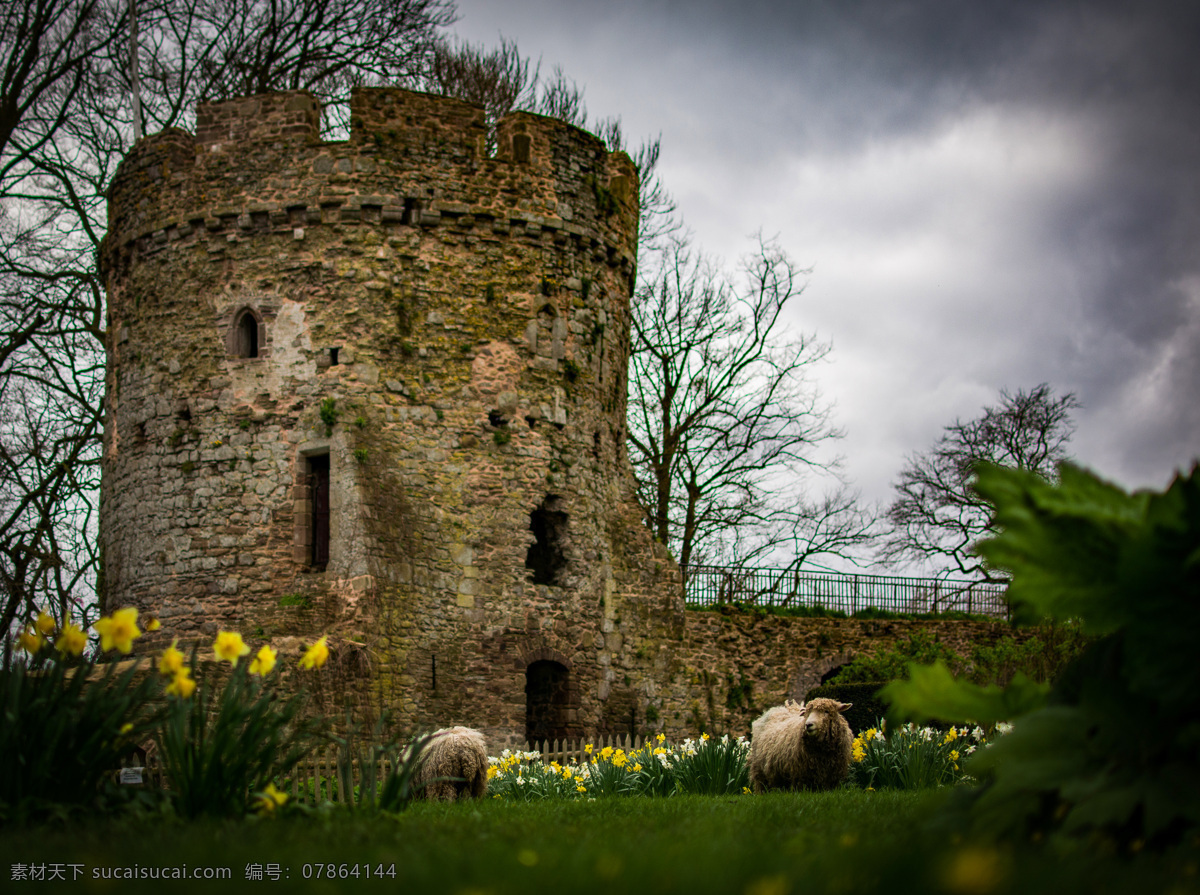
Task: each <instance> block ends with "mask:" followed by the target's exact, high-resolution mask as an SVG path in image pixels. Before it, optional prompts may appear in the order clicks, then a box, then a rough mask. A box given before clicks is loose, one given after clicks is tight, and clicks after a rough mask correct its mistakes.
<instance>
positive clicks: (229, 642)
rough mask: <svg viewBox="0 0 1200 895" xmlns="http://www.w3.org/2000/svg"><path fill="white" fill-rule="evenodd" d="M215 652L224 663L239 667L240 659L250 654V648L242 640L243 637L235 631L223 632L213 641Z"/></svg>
mask: <svg viewBox="0 0 1200 895" xmlns="http://www.w3.org/2000/svg"><path fill="white" fill-rule="evenodd" d="M213 652H214V653H216V654H217V658H218V659H220V660H221V661H222V662H228V663H229V664H230V665H237V663H238V659H240V658H241V657H242V656H244V655H246V654H247V653H249V652H250V647H249V646H247V645H246V643H245V641H243V640H242V635H241V634H238V633H236V632H235V631H221V632H219V633H218V634H217V639H216V640H215V641H213Z"/></svg>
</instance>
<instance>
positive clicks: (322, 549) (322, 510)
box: [308, 454, 329, 569]
mask: <svg viewBox="0 0 1200 895" xmlns="http://www.w3.org/2000/svg"><path fill="white" fill-rule="evenodd" d="M308 479H309V481H308V485H309V493H311V494H312V564H313V566H314V567H315V568H319V569H323V568H325V566H326V565H327V564H328V562H329V455H328V454H322V455H320V456H316V457H309V458H308Z"/></svg>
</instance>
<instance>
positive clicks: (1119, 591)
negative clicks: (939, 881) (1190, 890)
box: [889, 464, 1200, 850]
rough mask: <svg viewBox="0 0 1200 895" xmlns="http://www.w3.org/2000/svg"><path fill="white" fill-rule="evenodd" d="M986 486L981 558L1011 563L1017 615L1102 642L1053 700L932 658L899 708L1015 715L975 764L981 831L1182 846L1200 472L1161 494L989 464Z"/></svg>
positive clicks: (1194, 678)
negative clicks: (986, 529)
mask: <svg viewBox="0 0 1200 895" xmlns="http://www.w3.org/2000/svg"><path fill="white" fill-rule="evenodd" d="M976 488H977V490H978V492H979V494H980V495H981V497H982V498H983V499H985V500H987V501H988V502H989V503H991V504H992V505H994V506H995V508H996V515H995V519H994V525H995V527H996V529H997V531H998V532H999V534H997V535H996V536H995V537H994V538H992V539H991V540H989V541H987V542H985V543H984V544H982V545H981V546H980V548H979V549H980V553H981V554H982V556H983V557H984V558H985V559H986V560H987V561H988V562H989V563H990V564H992V565H993V566H994V567H996V568H999V569H1004V570H1006V571H1007V572H1009V573H1011V575H1012V577H1013V581H1012V586H1011V588H1010V591H1009V593H1010V596H1011V598H1012V600H1013V602H1014V605H1015V608H1016V610H1017V611H1018V613H1019V615H1020V616H1021V617H1024V618H1026V619H1038V618H1042V617H1049V618H1053V619H1058V620H1065V619H1079V621H1080V625H1081V627H1082V630H1083V632H1084V633H1085V634H1087V635H1088V636H1090V637H1092V638H1093V639H1092V640H1091V642H1089V643H1088V645H1087V646H1086V647H1085V649H1084V650H1083V652H1082V653H1081V654H1080V655H1079V656H1078V657H1077V658H1076V659H1075V660H1074V661H1072V662H1071V663H1070V665H1069V666H1068V667H1067V668H1066V670H1065V671H1064V672H1063V673H1062V674H1061V675H1059V677H1058V678H1057V680H1056V681H1055V683H1054V686H1053V688H1052V689H1050V692H1049V694H1048V696H1047V695H1046V694H1045V689H1046V688H1044V687H1039V686H1038V685H1036V684H1033V683H1031V682H1030V681H1029V680H1028V679H1027V678H1024V677H1023V676H1017V677H1015V678H1014V679H1013V681H1012V683H1010V684H1009V686H1008V687H1007V688H1005V689H1004V690H1000V689H999V688H994V687H993V688H988V689H982V688H979V687H975V686H973V685H970V684H967V683H965V682H961V681H958V682H956V681H954V680H953V678H952V677H951V675H950V673H949V672H948V670H947V669H946V668H945V667H943V666H934V667H933V668H930V669H919V668H914V669H913V675H912V680H911V681H910V682H907V683H895V684H892V685H891V686H890V687H889V695H890V696H891V698H892V699H893V705H894V707H895V709H896V710H897V711H902V712H904V713H906V714H909V715H921V716H929V717H937V718H941V719H944V720H949V721H958V720H964V719H966V718H968V717H974V718H975V719H976V720H978V721H980V722H981V723H984V722H986V721H987V720H989V719H999V718H1001V717H1011V718H1012V719H1013V721H1014V728H1013V731H1012V734H1011V735H1010V736H1007V737H1005V738H1004V739H1003V740H1002V741H1001V742H998V743H996V744H995V745H994V746H993V747H992V748H991V749H988V750H986V752H983V753H980V754H979V755H978V756H977V757H976V758H975V759H974V761H973V762H972V763H971V764H970V766H969V770H970V772H971V773H972V774H974V775H976V776H980V777H983V778H985V785H984V786H983V787H982V789H981V790H980V791H979V792H978V794H977V796H976V797H975V798H974V799H973V800H972V802H971V809H972V816H973V817H974V820H975V822H976V824H977V825H978V827H979V828H980V829H982V830H986V831H988V832H992V833H1000V834H1007V835H1010V836H1016V837H1021V836H1025V835H1029V834H1046V833H1048V834H1051V835H1054V836H1055V837H1056V838H1059V839H1061V840H1067V839H1072V838H1074V837H1076V836H1078V835H1088V836H1091V837H1093V838H1095V837H1099V838H1101V839H1104V840H1107V841H1111V842H1115V843H1117V844H1118V845H1120V846H1122V847H1125V848H1128V849H1131V850H1136V849H1137V848H1139V847H1141V846H1142V845H1144V844H1148V845H1160V846H1161V845H1165V844H1169V843H1172V842H1175V841H1177V840H1179V839H1180V838H1181V837H1182V835H1183V834H1184V833H1185V832H1186V831H1187V830H1189V829H1190V830H1195V829H1196V827H1197V825H1200V774H1198V773H1197V770H1196V762H1195V756H1196V750H1197V746H1198V745H1200V680H1198V666H1197V664H1196V662H1195V658H1194V655H1195V643H1194V639H1195V634H1196V631H1197V630H1200V548H1198V545H1200V467H1197V468H1194V469H1193V470H1192V472H1191V473H1190V474H1189V475H1187V476H1178V477H1177V478H1176V479H1175V480H1174V481H1173V482H1172V484H1171V485H1170V487H1169V488H1168V489H1167V490H1166V491H1165V492H1161V493H1151V492H1137V493H1135V494H1127V493H1126V492H1124V491H1122V490H1121V489H1119V488H1117V487H1116V486H1114V485H1111V484H1108V483H1106V482H1103V481H1102V480H1100V479H1099V478H1097V477H1096V476H1095V475H1093V474H1091V473H1089V472H1087V471H1085V470H1083V469H1080V468H1078V467H1075V466H1072V465H1070V464H1064V465H1063V466H1062V467H1061V468H1060V473H1059V482H1058V483H1057V484H1052V483H1049V482H1047V481H1046V480H1045V479H1043V478H1042V477H1041V476H1039V475H1037V474H1036V473H1032V472H1028V471H1023V470H1011V469H1003V468H1000V467H996V466H984V467H981V468H980V470H979V473H978V482H977V484H976Z"/></svg>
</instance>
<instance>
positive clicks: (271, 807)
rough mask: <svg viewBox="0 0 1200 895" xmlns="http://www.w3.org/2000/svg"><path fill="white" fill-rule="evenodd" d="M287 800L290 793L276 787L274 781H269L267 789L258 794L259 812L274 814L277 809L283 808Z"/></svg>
mask: <svg viewBox="0 0 1200 895" xmlns="http://www.w3.org/2000/svg"><path fill="white" fill-rule="evenodd" d="M287 800H288V794H287V793H286V792H280V791H279V790H278V789H276V788H275V784H274V783H268V784H267V786H266V789H264V790H263V791H262V792H261V793H259V794H258V799H257V805H258V813H259V814H263V815H272V814H274V813H275V809H276V808H282V807H283V806H284V804H285V803H286V802H287Z"/></svg>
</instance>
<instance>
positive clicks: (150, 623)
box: [146, 616, 162, 631]
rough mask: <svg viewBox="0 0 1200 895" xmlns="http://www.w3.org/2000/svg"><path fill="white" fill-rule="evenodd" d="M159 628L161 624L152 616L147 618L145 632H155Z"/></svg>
mask: <svg viewBox="0 0 1200 895" xmlns="http://www.w3.org/2000/svg"><path fill="white" fill-rule="evenodd" d="M161 627H162V622H160V621H159V620H158V619H156V618H155V617H154V616H150V618H148V619H147V620H146V630H147V631H157V630H158V629H159V628H161Z"/></svg>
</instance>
